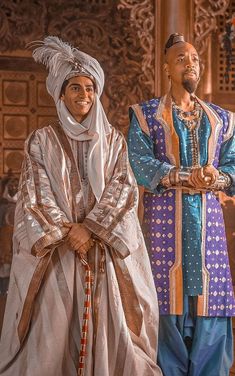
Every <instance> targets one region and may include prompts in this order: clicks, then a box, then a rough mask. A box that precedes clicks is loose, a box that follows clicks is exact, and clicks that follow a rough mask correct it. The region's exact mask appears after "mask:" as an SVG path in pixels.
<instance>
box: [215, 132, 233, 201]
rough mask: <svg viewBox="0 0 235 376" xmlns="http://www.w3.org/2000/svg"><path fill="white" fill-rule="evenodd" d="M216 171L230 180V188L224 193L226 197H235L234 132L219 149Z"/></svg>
mask: <svg viewBox="0 0 235 376" xmlns="http://www.w3.org/2000/svg"><path fill="white" fill-rule="evenodd" d="M218 170H220V171H222V172H224V173H226V174H228V175H229V176H230V178H231V180H232V184H231V186H230V187H229V188H228V189H227V190H226V191H225V193H226V194H227V195H228V196H234V195H235V131H233V133H232V136H231V137H230V138H229V139H228V140H226V141H225V142H224V143H223V144H222V146H221V149H220V159H219V165H218Z"/></svg>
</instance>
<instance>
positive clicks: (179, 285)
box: [169, 189, 183, 315]
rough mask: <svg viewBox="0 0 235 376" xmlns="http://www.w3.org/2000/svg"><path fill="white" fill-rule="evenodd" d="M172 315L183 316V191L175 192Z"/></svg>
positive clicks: (170, 274)
mask: <svg viewBox="0 0 235 376" xmlns="http://www.w3.org/2000/svg"><path fill="white" fill-rule="evenodd" d="M169 281H170V287H169V289H170V314H171V315H182V314H183V271H182V191H181V190H180V189H179V190H176V191H175V263H174V265H173V267H172V268H171V269H170V271H169Z"/></svg>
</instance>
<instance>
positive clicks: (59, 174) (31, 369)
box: [0, 123, 161, 376]
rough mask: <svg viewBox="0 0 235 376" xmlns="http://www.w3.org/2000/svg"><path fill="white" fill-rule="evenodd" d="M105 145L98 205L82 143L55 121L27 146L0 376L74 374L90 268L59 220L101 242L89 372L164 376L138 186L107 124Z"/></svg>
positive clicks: (92, 258) (92, 263) (96, 251)
mask: <svg viewBox="0 0 235 376" xmlns="http://www.w3.org/2000/svg"><path fill="white" fill-rule="evenodd" d="M107 141H108V144H109V155H108V158H107V162H106V166H105V190H104V192H103V195H102V197H101V200H100V202H97V201H96V200H95V197H94V195H93V193H92V190H91V187H90V185H89V182H87V181H86V179H84V176H83V175H84V171H85V168H84V166H85V160H84V158H83V157H81V155H82V154H81V152H80V151H81V148H82V144H83V143H82V142H77V141H74V140H71V139H69V138H68V137H67V136H66V135H65V133H64V132H63V130H62V128H61V127H60V125H59V123H58V124H57V123H56V124H52V125H50V126H48V127H44V128H42V129H40V130H37V131H35V132H34V133H33V134H32V135H31V136H30V137H29V139H28V140H27V142H26V146H25V159H24V163H23V167H22V176H21V183H20V196H19V200H18V202H17V207H16V216H15V232H14V239H13V240H14V255H13V262H12V268H11V278H10V286H9V293H8V299H7V306H6V312H5V318H4V324H3V330H2V336H1V346H0V374H1V375H3V376H13V375H14V376H16V375H20V376H32V375H34V376H42V375H43V376H55V375H56V376H65V375H66V376H75V375H77V369H78V363H79V350H80V340H81V333H82V331H83V329H84V328H82V322H83V321H82V319H83V311H84V299H85V294H86V293H87V291H86V290H85V286H86V271H85V268H84V265H82V263H81V260H80V259H79V257H78V255H77V254H76V253H75V252H73V251H71V249H70V248H69V246H68V245H67V243H66V235H67V232H68V231H69V229H68V227H66V226H65V225H64V223H65V222H76V223H81V222H83V223H84V224H85V225H86V226H87V228H88V229H89V230H91V231H92V233H93V236H94V237H96V238H97V239H98V241H99V242H100V241H101V243H102V247H100V245H99V242H96V243H95V245H94V247H93V248H92V249H90V250H89V251H88V253H87V262H88V265H89V267H90V270H91V273H92V281H93V282H92V290H91V313H90V318H89V320H88V338H87V349H86V355H85V375H86V376H88V375H89V376H92V375H94V376H114V375H115V376H129V375H138V376H152V375H161V371H160V369H159V368H158V366H157V365H156V351H157V330H158V304H157V296H156V291H155V287H154V282H153V279H152V273H151V268H150V264H149V260H148V255H147V251H146V248H145V245H144V240H143V236H142V232H141V229H140V226H139V222H138V219H137V214H136V212H137V202H138V190H137V186H136V182H135V178H134V177H133V174H132V172H131V169H130V167H129V164H128V156H127V149H126V143H125V140H124V138H123V136H122V135H121V134H120V133H119V132H118V131H116V130H115V129H112V131H111V133H110V134H109V135H107ZM79 156H80V160H79ZM81 171H82V172H81Z"/></svg>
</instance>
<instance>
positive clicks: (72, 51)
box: [33, 36, 111, 201]
mask: <svg viewBox="0 0 235 376" xmlns="http://www.w3.org/2000/svg"><path fill="white" fill-rule="evenodd" d="M33 44H34V46H37V48H36V49H35V50H34V51H33V58H34V60H35V61H37V62H40V63H43V64H45V65H46V67H47V68H48V70H49V74H48V77H47V80H46V86H47V90H48V92H49V94H50V95H51V96H52V97H53V98H54V101H55V104H56V108H57V113H58V116H59V119H60V123H61V126H62V128H63V129H64V131H65V133H66V134H67V135H68V136H69V137H70V138H71V139H73V140H77V141H85V140H86V141H89V142H88V144H89V146H88V163H87V170H88V171H87V172H88V178H89V182H90V184H91V187H92V190H93V193H94V195H95V197H96V199H97V201H99V200H100V198H101V196H102V193H103V191H104V187H105V178H104V166H105V162H106V159H107V155H108V144H107V138H106V136H107V134H108V133H110V132H111V126H110V124H109V122H108V120H107V118H106V115H105V112H104V109H103V106H102V104H101V102H100V99H99V97H100V95H101V94H102V91H103V87H104V72H103V69H102V68H101V66H100V64H99V63H98V61H97V60H96V59H94V58H93V57H92V56H90V55H88V54H86V53H85V52H82V51H80V50H79V49H77V48H74V47H72V46H70V45H69V44H68V43H65V42H63V41H62V40H60V39H59V38H58V37H54V36H48V37H46V38H45V39H44V40H43V41H40V42H34V43H33ZM75 76H87V77H90V78H91V79H92V80H93V81H94V83H95V89H96V94H95V100H94V103H93V105H92V107H91V110H90V111H89V114H88V115H87V117H86V118H85V119H84V120H83V121H82V122H81V123H78V122H77V121H76V120H75V119H74V118H73V116H72V114H71V113H70V112H69V111H68V109H67V108H66V106H65V104H64V101H62V100H61V99H60V96H61V88H62V85H63V83H64V81H65V80H68V79H69V78H71V77H75Z"/></svg>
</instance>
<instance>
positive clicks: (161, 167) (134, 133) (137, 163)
mask: <svg viewBox="0 0 235 376" xmlns="http://www.w3.org/2000/svg"><path fill="white" fill-rule="evenodd" d="M128 152H129V160H130V164H131V167H132V170H133V172H134V175H135V177H136V180H137V183H138V184H139V185H141V186H144V187H145V188H147V189H148V190H150V191H152V192H153V193H161V192H162V191H163V190H164V188H163V186H161V184H160V181H161V179H162V178H163V177H164V176H166V175H167V174H168V173H169V171H170V170H171V169H172V168H173V167H174V166H172V165H171V164H169V163H166V162H161V161H159V160H158V159H156V158H155V156H154V152H153V142H152V140H151V138H150V137H149V136H148V135H147V134H146V133H144V132H143V131H142V129H141V127H140V124H139V121H138V119H137V117H136V115H135V113H134V111H133V110H132V109H130V127H129V132H128Z"/></svg>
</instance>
